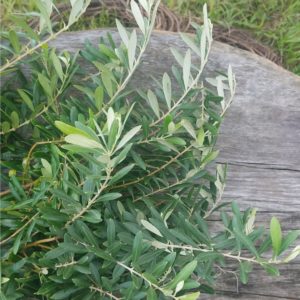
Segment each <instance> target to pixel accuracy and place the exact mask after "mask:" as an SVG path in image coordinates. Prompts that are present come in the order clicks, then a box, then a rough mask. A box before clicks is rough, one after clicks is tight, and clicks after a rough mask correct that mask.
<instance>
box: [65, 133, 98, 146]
mask: <svg viewBox="0 0 300 300" xmlns="http://www.w3.org/2000/svg"><path fill="white" fill-rule="evenodd" d="M65 141H66V142H67V143H70V144H73V145H77V146H80V147H83V148H88V149H101V150H104V148H103V146H102V145H101V144H100V143H98V142H96V141H94V140H92V139H89V138H87V137H86V136H84V135H81V134H69V135H67V136H66V137H65Z"/></svg>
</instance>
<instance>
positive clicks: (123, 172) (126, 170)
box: [109, 164, 134, 185]
mask: <svg viewBox="0 0 300 300" xmlns="http://www.w3.org/2000/svg"><path fill="white" fill-rule="evenodd" d="M133 167H134V164H130V165H128V166H126V167H124V168H123V169H121V170H120V171H118V172H117V173H116V174H115V175H114V176H113V177H112V179H111V180H110V182H109V184H110V185H112V184H114V183H116V182H118V181H119V180H120V179H122V178H123V177H124V176H125V175H126V174H128V173H129V172H130V171H131V170H132V168H133Z"/></svg>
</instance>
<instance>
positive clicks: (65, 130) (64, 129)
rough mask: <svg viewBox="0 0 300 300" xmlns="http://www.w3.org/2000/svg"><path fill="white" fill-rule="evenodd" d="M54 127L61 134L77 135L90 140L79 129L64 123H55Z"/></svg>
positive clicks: (88, 136)
mask: <svg viewBox="0 0 300 300" xmlns="http://www.w3.org/2000/svg"><path fill="white" fill-rule="evenodd" d="M54 124H55V126H56V127H57V128H58V129H59V130H60V131H61V132H63V133H64V134H67V135H68V134H79V135H83V136H85V137H87V138H91V136H90V135H88V134H87V133H86V132H85V131H83V130H81V129H79V128H76V127H74V126H71V125H69V124H66V123H64V122H61V121H55V122H54Z"/></svg>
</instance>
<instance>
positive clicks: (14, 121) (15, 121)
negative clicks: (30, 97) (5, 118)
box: [10, 111, 20, 128]
mask: <svg viewBox="0 0 300 300" xmlns="http://www.w3.org/2000/svg"><path fill="white" fill-rule="evenodd" d="M10 120H11V125H12V127H13V128H17V127H18V126H19V124H20V119H19V115H18V113H17V112H16V111H13V112H12V113H11V114H10Z"/></svg>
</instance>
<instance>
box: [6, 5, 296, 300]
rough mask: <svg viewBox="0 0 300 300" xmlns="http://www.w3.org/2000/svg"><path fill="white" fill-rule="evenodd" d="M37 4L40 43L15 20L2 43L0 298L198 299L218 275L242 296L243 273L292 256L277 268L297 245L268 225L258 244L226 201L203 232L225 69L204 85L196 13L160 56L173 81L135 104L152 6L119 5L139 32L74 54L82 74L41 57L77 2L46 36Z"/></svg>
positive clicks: (227, 99) (204, 47)
mask: <svg viewBox="0 0 300 300" xmlns="http://www.w3.org/2000/svg"><path fill="white" fill-rule="evenodd" d="M38 3H39V6H38V7H39V9H40V13H39V15H38V16H39V17H40V25H41V26H40V29H41V30H40V32H39V33H33V32H31V31H30V28H29V27H26V26H25V25H24V24H25V23H24V22H23V21H22V22H23V23H24V24H23V23H22V24H23V29H24V30H25V40H27V42H28V44H27V45H26V46H25V47H24V46H22V42H20V41H21V39H22V38H23V39H24V34H23V35H22V34H20V33H19V32H18V33H16V32H14V31H11V32H8V33H3V34H2V36H3V37H4V39H6V40H7V42H6V44H3V48H4V49H5V51H4V52H5V55H4V56H5V57H2V59H7V61H6V62H5V63H4V65H3V66H2V67H1V72H2V74H4V75H6V76H8V77H10V78H11V76H13V78H14V83H13V84H12V83H11V80H6V81H5V80H4V82H3V86H2V91H1V97H2V98H1V99H2V109H1V114H2V115H1V117H2V119H1V122H2V123H1V128H2V129H1V137H2V146H1V147H2V149H1V150H2V168H3V176H2V182H3V187H4V188H5V190H2V191H1V196H2V199H1V222H2V224H1V242H0V245H1V259H2V268H1V285H2V287H1V292H0V295H1V299H29V298H30V299H31V298H32V297H34V298H36V299H149V300H150V299H181V300H183V299H185V300H188V299H190V300H191V299H198V297H199V295H200V292H204V293H213V287H214V283H215V280H216V278H217V277H218V272H219V269H220V267H221V269H222V271H223V270H226V265H227V263H228V262H229V263H230V266H231V267H232V261H234V262H235V263H236V273H238V274H239V276H240V279H241V281H242V282H243V283H246V282H247V278H248V274H249V272H251V269H252V265H253V264H258V265H261V266H262V267H263V268H264V269H266V270H267V272H269V273H271V274H278V271H277V269H276V264H279V263H286V262H289V261H291V260H292V259H294V258H295V257H296V256H297V255H298V254H299V247H296V248H295V249H294V250H292V251H291V252H290V253H289V254H288V255H287V256H284V257H283V258H282V257H279V255H281V254H282V253H283V252H284V251H285V250H287V248H288V247H289V246H290V245H291V243H292V242H293V241H295V239H296V238H297V236H298V234H299V232H297V231H293V232H290V233H288V234H287V235H285V236H284V237H283V236H282V233H281V228H280V223H279V222H278V220H277V219H276V218H272V220H271V226H270V227H271V229H270V232H266V230H265V229H264V228H262V227H257V226H255V224H254V221H255V213H256V210H255V209H248V210H246V211H245V212H241V211H240V210H239V208H238V205H237V204H236V203H234V202H233V203H231V210H232V212H230V213H229V212H228V209H227V212H225V211H221V219H222V229H221V230H218V232H213V231H212V230H211V228H210V227H209V226H208V223H207V219H208V218H209V217H210V216H211V214H213V213H216V212H218V211H220V210H221V208H222V206H223V204H222V203H221V202H220V201H221V197H222V193H223V191H224V187H225V177H226V167H225V166H221V165H219V166H217V167H216V171H215V173H212V172H211V171H210V170H211V168H210V170H208V168H207V166H208V165H209V164H210V163H211V162H212V161H213V160H214V159H215V158H216V157H217V155H218V151H216V150H215V143H216V139H217V135H218V130H219V127H220V124H221V122H222V119H223V116H224V114H225V112H226V110H227V109H228V107H229V105H230V103H231V101H232V97H233V94H234V91H235V78H234V75H233V73H232V70H231V68H230V67H229V68H228V72H227V75H226V76H225V75H218V76H217V77H216V78H215V79H209V80H208V82H209V83H210V84H211V85H210V88H207V87H205V86H204V83H203V81H202V77H201V75H202V71H203V68H204V66H205V64H206V63H207V60H208V55H209V52H210V49H211V45H212V25H211V23H210V20H209V19H208V17H207V12H206V6H204V9H203V19H204V25H203V26H197V25H195V29H196V35H195V37H194V39H192V38H191V37H189V36H186V35H183V36H182V37H183V41H184V42H185V43H186V44H187V46H188V47H189V50H187V52H186V53H179V52H178V51H176V50H175V49H173V50H172V53H173V55H174V57H175V59H176V61H177V63H178V64H177V66H173V67H172V74H171V73H170V74H167V73H164V74H162V78H156V79H157V86H156V88H155V89H149V90H146V91H144V90H140V89H137V88H136V89H135V88H132V87H131V88H129V87H128V82H129V81H130V79H131V78H132V75H133V74H134V72H135V70H136V68H137V67H138V65H139V63H140V61H141V58H142V56H143V54H144V52H145V50H146V47H147V44H148V42H149V39H150V35H151V32H152V29H153V26H154V21H155V15H156V11H157V8H158V5H159V1H154V0H139V4H137V3H136V2H135V1H132V2H131V11H132V14H133V16H134V18H135V20H136V23H137V26H138V29H133V30H131V32H128V31H127V30H126V29H125V28H124V27H123V25H122V24H121V23H120V22H119V21H117V23H116V25H117V28H118V32H119V35H120V37H121V40H122V42H121V44H120V45H116V44H115V43H114V41H113V40H112V38H111V36H109V35H108V37H107V39H105V40H102V41H101V42H100V45H99V47H98V48H94V47H92V46H91V45H90V44H87V46H86V48H85V49H84V50H83V51H82V52H81V55H82V58H84V59H85V60H86V62H87V63H91V64H93V65H94V66H95V68H96V69H97V72H96V73H95V74H85V73H84V70H78V69H79V64H78V63H77V60H76V56H75V57H72V56H71V55H70V54H68V53H67V52H63V53H56V51H55V49H49V47H48V46H47V42H48V41H49V40H50V39H52V38H54V37H55V36H57V34H58V32H62V31H64V30H66V29H67V28H68V26H69V25H70V24H72V23H73V22H75V21H76V20H77V19H78V18H79V17H80V15H81V14H82V13H83V12H84V10H85V8H86V5H87V4H88V1H86V2H84V1H80V0H77V1H71V4H72V11H71V14H70V21H69V23H68V24H67V25H65V26H64V27H63V29H61V30H60V31H58V32H57V33H53V32H52V30H51V28H52V27H51V22H50V21H49V20H50V15H51V11H52V9H53V3H52V2H51V1H40V2H39V1H38ZM19 22H20V20H19ZM137 31H139V33H137ZM45 34H46V36H45ZM37 50H39V51H37ZM192 51H193V52H194V54H196V55H197V57H198V61H199V63H198V64H194V63H193V64H192V62H191V52H192ZM24 66H26V67H27V69H28V68H29V69H30V75H28V74H27V75H24V71H23V69H24ZM74 75H76V76H74ZM82 78H88V79H89V80H87V81H85V83H86V84H85V85H84V86H81V85H80V84H78V82H81V79H82ZM212 86H215V87H216V88H215V89H213V88H212ZM174 87H175V88H174ZM74 89H77V90H79V91H80V93H81V95H80V96H75V95H74V93H72V90H74ZM213 90H215V91H216V92H214V91H213ZM83 101H84V105H83ZM145 107H148V109H147V110H145ZM270 250H272V254H269V253H270ZM218 267H219V268H218Z"/></svg>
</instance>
